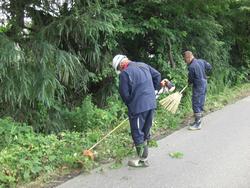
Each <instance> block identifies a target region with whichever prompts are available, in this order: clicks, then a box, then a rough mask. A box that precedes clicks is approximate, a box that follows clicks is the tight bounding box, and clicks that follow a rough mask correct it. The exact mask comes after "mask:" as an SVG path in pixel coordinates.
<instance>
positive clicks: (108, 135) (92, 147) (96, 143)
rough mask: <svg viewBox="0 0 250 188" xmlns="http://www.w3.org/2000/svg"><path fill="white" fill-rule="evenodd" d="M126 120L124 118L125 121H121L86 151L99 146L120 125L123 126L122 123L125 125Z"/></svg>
mask: <svg viewBox="0 0 250 188" xmlns="http://www.w3.org/2000/svg"><path fill="white" fill-rule="evenodd" d="M127 120H128V118H126V119H125V120H123V121H122V122H121V123H120V124H119V125H117V126H116V127H115V128H114V129H113V130H112V131H110V132H109V133H108V134H106V135H105V136H104V137H103V138H102V139H101V140H99V141H98V142H97V143H95V144H94V145H93V146H92V147H91V148H89V149H88V150H92V149H94V148H95V147H96V146H97V145H98V144H100V143H101V142H102V141H103V140H104V139H105V138H107V137H108V136H109V135H111V134H112V133H113V132H114V131H115V130H116V129H118V128H119V127H120V126H121V125H123V123H125V122H126V121H127Z"/></svg>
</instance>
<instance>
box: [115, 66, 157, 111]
mask: <svg viewBox="0 0 250 188" xmlns="http://www.w3.org/2000/svg"><path fill="white" fill-rule="evenodd" d="M153 75H155V76H156V75H158V74H157V73H156V72H154V74H153ZM158 77H159V80H158V81H157V82H156V83H157V84H155V86H154V83H153V82H154V81H153V79H152V68H151V67H150V66H149V65H147V64H145V63H141V62H130V63H129V64H128V67H127V68H126V69H125V70H124V71H123V72H122V73H121V74H120V86H119V92H120V94H121V96H122V98H123V99H125V100H124V102H125V103H126V105H127V106H128V109H129V112H130V113H132V114H137V113H141V112H144V111H147V110H150V109H155V108H156V98H155V89H158V87H159V82H160V75H158ZM127 87H128V88H127Z"/></svg>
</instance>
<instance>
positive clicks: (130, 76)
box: [113, 54, 170, 167]
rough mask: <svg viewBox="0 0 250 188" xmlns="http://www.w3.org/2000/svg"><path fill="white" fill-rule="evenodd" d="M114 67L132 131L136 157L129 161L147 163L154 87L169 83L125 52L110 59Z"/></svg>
mask: <svg viewBox="0 0 250 188" xmlns="http://www.w3.org/2000/svg"><path fill="white" fill-rule="evenodd" d="M113 68H114V69H115V71H116V72H117V73H118V74H119V93H120V95H121V98H122V100H123V102H124V103H125V104H126V105H127V107H128V117H129V122H130V128H131V134H132V138H133V141H134V144H135V148H136V151H137V154H138V159H135V160H129V162H128V165H129V166H133V167H147V166H148V159H147V157H148V146H147V141H148V140H149V139H150V128H151V126H152V122H153V117H154V111H155V109H156V96H155V90H159V89H160V88H161V86H162V87H165V86H169V85H168V84H170V82H169V81H168V80H166V79H164V81H162V82H161V74H160V73H159V72H158V71H157V70H155V69H154V68H153V67H151V66H150V65H147V64H145V63H142V62H133V61H131V60H129V59H128V58H127V57H126V56H125V55H121V54H118V55H116V56H115V57H114V58H113Z"/></svg>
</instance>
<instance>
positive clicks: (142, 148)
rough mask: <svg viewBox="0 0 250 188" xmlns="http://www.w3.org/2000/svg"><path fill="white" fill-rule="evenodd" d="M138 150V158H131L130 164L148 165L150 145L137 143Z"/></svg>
mask: <svg viewBox="0 0 250 188" xmlns="http://www.w3.org/2000/svg"><path fill="white" fill-rule="evenodd" d="M135 148H136V152H137V155H138V158H137V159H133V160H129V161H128V165H129V166H132V167H148V166H149V163H148V158H147V157H148V146H147V144H146V143H143V144H140V145H137V146H136V147H135Z"/></svg>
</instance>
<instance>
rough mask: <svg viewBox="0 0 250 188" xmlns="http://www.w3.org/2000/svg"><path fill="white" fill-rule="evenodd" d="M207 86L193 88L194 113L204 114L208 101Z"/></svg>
mask: <svg viewBox="0 0 250 188" xmlns="http://www.w3.org/2000/svg"><path fill="white" fill-rule="evenodd" d="M206 92H207V84H206V83H204V84H202V85H200V86H199V87H194V88H193V95H192V108H193V112H194V113H202V111H203V110H204V104H205V99H206Z"/></svg>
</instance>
